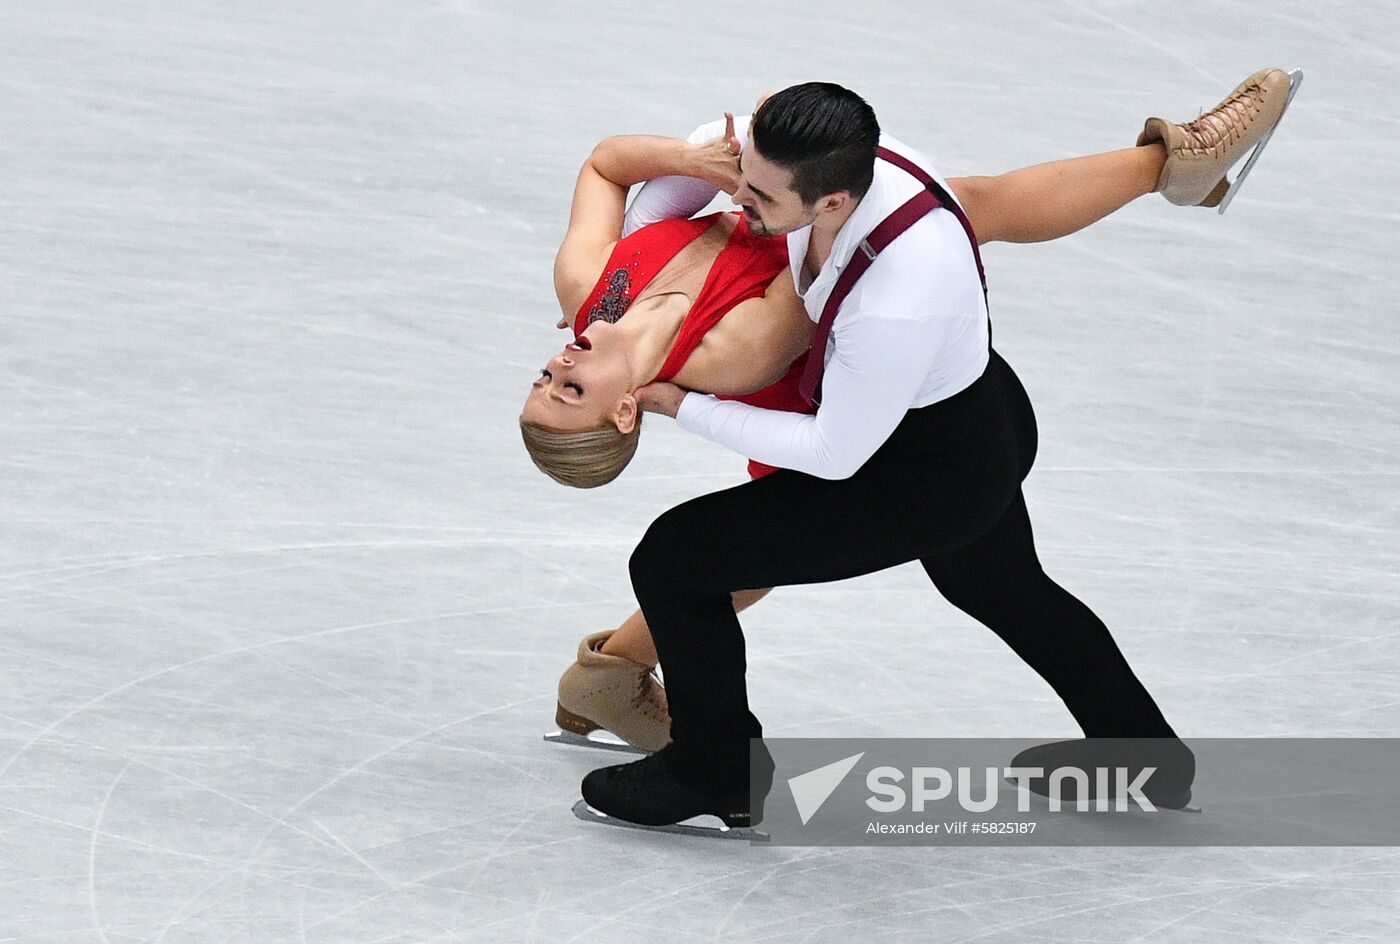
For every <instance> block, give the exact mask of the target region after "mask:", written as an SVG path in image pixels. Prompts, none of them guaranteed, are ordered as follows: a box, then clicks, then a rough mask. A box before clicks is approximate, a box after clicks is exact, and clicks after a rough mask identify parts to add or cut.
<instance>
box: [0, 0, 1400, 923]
mask: <svg viewBox="0 0 1400 944" xmlns="http://www.w3.org/2000/svg"><path fill="white" fill-rule="evenodd" d="M929 8H930V9H933V8H934V6H933V5H929ZM936 8H937V10H938V15H937V16H936V17H935V16H933V15H932V14H919V13H916V12H914V7H913V5H910V4H904V3H894V2H890V0H872V2H867V3H861V4H847V3H837V2H834V0H808V2H802V3H796V2H781V3H772V4H753V3H739V2H720V3H709V4H704V5H700V6H699V7H698V8H697V7H696V6H694V5H689V4H686V5H682V4H679V3H677V4H674V5H672V4H666V3H654V4H645V5H643V4H622V3H554V2H548V3H536V4H530V5H527V6H526V7H525V8H524V9H525V10H526V11H527V12H523V13H516V12H507V5H506V4H492V3H486V2H474V0H450V2H449V0H400V2H390V0H345V2H339V3H312V2H308V0H280V2H269V0H244V2H239V3H213V2H208V0H206V2H197V0H165V2H160V0H110V2H106V3H100V4H98V3H82V2H72V0H70V2H46V3H29V2H25V0H0V446H2V447H3V448H2V449H0V941H24V942H41V941H42V942H109V944H132V942H150V944H158V942H161V944H179V942H199V944H219V942H248V944H273V942H282V941H289V942H324V944H370V942H426V941H509V942H524V941H540V942H549V944H562V942H568V941H589V942H602V941H608V942H611V941H619V942H620V941H629V942H630V941H708V940H725V941H765V942H774V944H778V942H784V944H786V942H792V944H796V942H809V944H810V942H864V941H909V942H914V941H918V942H924V941H938V942H941V944H954V942H969V941H978V942H1013V941H1016V942H1019V941H1026V940H1037V941H1064V942H1084V941H1090V942H1099V941H1114V942H1143V944H1147V942H1151V944H1159V942H1199V941H1268V942H1272V944H1278V942H1295V941H1299V942H1301V941H1309V942H1312V941H1320V940H1337V941H1382V940H1386V941H1389V940H1395V939H1396V938H1397V937H1400V895H1397V888H1400V857H1397V853H1396V851H1395V850H1394V849H1384V848H1382V849H1376V848H1372V849H1301V848H1299V849H1124V848H1119V849H1044V848H1041V849H1029V850H1010V849H1001V850H990V849H978V848H958V849H904V850H890V849H819V848H817V849H751V848H749V847H748V846H746V845H744V844H739V843H721V842H713V841H711V842H706V841H705V840H694V839H677V838H675V837H664V836H651V835H640V834H636V833H633V832H628V831H623V830H611V829H607V828H603V827H597V826H590V825H587V824H584V823H582V822H579V821H578V820H576V819H574V817H573V816H572V815H570V812H569V807H570V805H571V804H572V803H573V801H574V800H575V799H576V798H577V796H578V781H579V778H580V777H581V776H582V775H583V774H584V773H585V772H586V771H588V770H589V769H590V768H591V767H592V766H595V765H598V764H601V763H611V762H614V761H615V760H617V759H618V757H617V755H612V754H603V753H599V752H590V751H576V750H569V749H565V748H560V747H553V746H550V745H546V744H545V743H543V742H542V741H541V740H540V735H541V733H542V732H543V731H545V730H547V729H548V728H549V726H550V722H551V719H552V715H553V705H554V699H553V691H554V685H555V682H556V679H557V677H558V675H559V673H560V671H561V670H562V669H563V668H564V667H565V665H566V664H567V663H568V662H569V661H570V660H571V659H572V655H573V651H574V648H575V647H576V645H577V640H578V638H579V637H580V636H581V635H582V634H583V633H585V632H587V631H591V630H595V629H601V628H607V627H609V626H611V625H615V623H616V622H617V621H618V620H620V619H621V617H622V616H623V615H624V614H625V613H626V612H627V611H628V610H629V609H630V608H631V606H632V603H631V593H630V587H629V584H628V580H627V574H626V561H627V557H628V555H629V553H630V551H631V549H632V547H633V545H634V544H635V543H636V541H637V540H638V538H639V537H640V536H641V534H642V532H643V530H644V529H645V527H646V525H647V524H648V523H649V522H650V521H651V520H652V518H654V517H655V516H656V515H657V514H659V513H660V512H661V511H663V510H664V509H666V508H667V507H669V506H671V505H673V504H675V503H677V502H678V501H681V500H683V499H685V498H687V497H690V496H693V495H697V494H700V493H702V492H706V491H711V490H714V489H717V488H721V487H726V486H728V485H731V484H734V483H736V482H738V481H740V480H741V477H742V473H743V463H742V461H741V460H740V459H738V458H737V457H734V456H731V455H728V454H726V453H724V452H723V451H721V450H720V449H718V448H717V447H713V446H710V445H708V444H706V443H704V442H701V441H698V440H695V439H693V438H690V437H687V436H686V435H684V434H682V433H680V432H679V431H677V430H676V429H674V428H673V427H671V426H669V425H668V424H667V423H666V422H664V421H653V422H650V423H649V424H648V427H647V432H646V436H645V439H646V443H645V444H644V445H643V447H642V450H641V454H640V455H639V457H638V459H637V461H636V462H635V463H634V465H633V467H632V468H631V469H630V470H629V471H628V472H627V473H626V474H625V475H624V476H623V478H622V479H620V480H619V481H618V482H617V483H615V484H614V485H612V486H611V487H608V488H605V489H602V490H599V491H596V492H571V491H568V490H566V489H564V488H562V487H559V486H555V485H553V484H552V483H550V482H549V481H547V480H546V479H545V478H543V477H542V476H541V475H539V474H538V473H537V472H536V471H535V470H534V469H533V467H532V466H531V465H530V463H529V461H528V459H527V458H526V456H525V454H524V451H523V449H522V448H521V446H520V444H519V440H518V433H517V431H516V429H515V417H516V415H517V412H518V408H519V405H520V403H521V401H522V400H523V398H524V394H525V391H526V388H527V386H528V384H529V381H530V379H531V376H530V375H531V371H532V370H533V369H534V368H536V367H538V366H539V365H541V364H542V362H543V360H544V359H545V357H546V356H547V354H548V353H549V352H550V351H551V350H553V349H554V345H556V344H557V342H558V336H559V333H558V332H556V331H555V330H554V328H553V324H554V322H555V320H556V319H557V317H558V312H557V309H556V307H555V305H554V301H553V296H552V291H551V284H550V263H551V259H552V256H553V252H554V249H555V246H556V244H557V242H558V239H559V237H560V235H561V233H562V231H563V225H564V221H565V216H566V211H567V205H568V197H569V193H570V190H571V187H572V184H573V178H574V174H575V172H576V170H577V167H578V165H579V163H580V162H581V161H582V159H583V157H584V156H585V155H586V154H587V153H588V150H589V149H590V148H591V146H592V145H593V144H594V142H595V141H596V140H597V139H599V138H600V137H603V136H605V135H607V134H610V133H617V132H623V131H636V132H655V133H669V134H678V133H684V132H686V131H688V130H689V129H690V128H691V127H693V126H694V125H695V124H698V123H699V122H700V121H702V120H707V119H709V118H712V117H715V116H717V115H718V114H719V113H720V112H721V111H723V110H725V109H733V110H744V109H745V108H746V107H747V106H748V105H749V104H750V103H751V102H752V101H753V99H754V97H755V95H756V94H757V93H759V92H761V91H763V90H765V89H771V88H780V87H782V86H784V85H786V84H790V83H792V82H795V81H803V80H807V79H811V78H826V79H831V80H835V81H839V82H843V83H845V84H847V85H850V86H852V87H854V88H856V89H858V90H859V91H861V92H862V93H863V94H865V95H866V96H867V97H868V98H869V99H870V100H871V101H872V103H873V104H874V105H875V106H876V108H877V110H878V111H879V114H880V116H881V119H882V121H883V123H884V124H885V126H886V127H888V128H889V129H890V130H891V131H893V132H895V133H896V134H897V135H898V136H899V137H901V138H902V139H904V140H906V141H908V142H909V143H911V144H913V145H915V146H917V147H919V148H921V149H922V150H924V151H926V152H927V153H928V154H930V155H932V156H933V157H934V159H935V160H936V161H937V162H938V166H939V169H940V170H942V171H943V172H945V173H948V174H950V175H956V174H966V173H993V172H999V171H1003V170H1007V169H1010V168H1013V167H1016V166H1020V165H1023V164H1027V163H1032V162H1036V161H1041V160H1048V159H1052V158H1059V157H1065V156H1069V155H1072V154H1077V153H1085V152H1090V151H1096V150H1104V149H1109V148H1114V147H1120V146H1127V145H1130V144H1131V143H1132V141H1133V138H1134V136H1135V134H1136V132H1137V129H1138V128H1139V127H1140V125H1141V122H1142V121H1143V119H1144V118H1145V117H1147V116H1148V115H1150V114H1161V115H1165V116H1167V117H1178V118H1181V117H1190V116H1194V115H1195V114H1196V112H1197V110H1198V109H1200V108H1202V107H1209V106H1210V105H1211V104H1213V103H1214V102H1215V101H1216V100H1217V99H1219V98H1220V97H1221V96H1222V95H1223V94H1224V93H1225V92H1226V91H1228V90H1229V89H1230V88H1232V87H1233V86H1234V84H1235V83H1236V82H1237V81H1238V80H1239V79H1240V78H1242V77H1243V76H1244V75H1246V74H1248V73H1249V72H1251V71H1253V70H1254V69H1255V68H1258V67H1261V66H1264V65H1280V66H1283V67H1303V68H1305V69H1306V70H1307V77H1308V79H1307V85H1306V87H1305V88H1304V89H1303V91H1302V93H1301V95H1300V96H1299V98H1298V100H1297V101H1296V102H1295V103H1294V108H1293V110H1292V111H1291V112H1290V113H1289V115H1288V116H1287V118H1286V119H1285V120H1284V123H1283V125H1282V126H1281V129H1280V131H1279V133H1278V134H1277V136H1276V137H1275V138H1274V141H1273V143H1272V145H1271V146H1270V149H1269V152H1268V154H1267V155H1266V156H1265V157H1264V159H1263V160H1262V161H1261V162H1260V164H1259V166H1258V167H1257V168H1256V170H1255V172H1254V174H1253V176H1252V178H1251V179H1250V182H1249V184H1248V185H1247V186H1246V187H1245V188H1244V190H1243V191H1242V193H1241V195H1240V197H1239V199H1238V200H1236V201H1235V203H1234V205H1233V206H1232V207H1231V209H1230V212H1229V213H1228V214H1227V215H1225V216H1224V217H1218V216H1216V215H1214V214H1213V213H1212V212H1210V211H1204V210H1188V209H1180V208H1176V207H1172V206H1170V205H1168V204H1167V203H1166V202H1165V201H1163V200H1161V199H1160V198H1157V197H1152V198H1148V199H1144V200H1141V201H1138V202H1137V203H1135V204H1134V205H1132V206H1130V207H1129V208H1127V209H1126V210H1124V211H1123V212H1122V213H1120V214H1118V215H1117V216H1116V217H1114V218H1112V219H1110V220H1108V221H1106V222H1104V223H1103V224H1101V225H1099V226H1097V227H1095V228H1093V229H1092V230H1090V231H1087V232H1084V233H1082V234H1080V235H1077V236H1075V237H1072V238H1070V239H1066V240H1064V241H1062V242H1059V243H1056V244H1053V245H1046V246H1032V247H1016V248H1005V247H993V248H991V249H989V250H988V251H987V253H986V257H987V263H988V268H989V270H990V272H989V277H990V281H991V287H992V311H993V318H994V322H995V324H996V337H997V344H998V348H999V349H1000V350H1001V351H1002V352H1003V353H1004V354H1005V355H1006V356H1007V358H1008V359H1009V360H1010V361H1011V362H1012V363H1013V364H1014V365H1015V366H1016V368H1017V370H1018V371H1019V373H1020V374H1021V376H1022V378H1023V379H1024V381H1025V383H1026V385H1027V387H1028V388H1029V390H1030V392H1031V395H1032V398H1033V399H1034V401H1035V404H1036V407H1037V411H1038V416H1039V420H1040V428H1041V446H1040V455H1039V459H1038V462H1037V465H1036V469H1035V471H1034V472H1033V473H1032V476H1031V478H1030V480H1029V482H1028V486H1027V491H1028V495H1029V500H1030V503H1031V512H1032V517H1033V519H1034V521H1035V523H1036V526H1037V535H1038V541H1039V547H1040V551H1041V556H1042V559H1043V560H1044V562H1045V564H1046V567H1047V569H1048V570H1049V571H1050V572H1051V573H1052V574H1053V575H1055V576H1056V577H1057V578H1058V579H1059V580H1060V581H1061V582H1062V583H1063V584H1065V585H1066V586H1067V587H1068V588H1070V589H1071V590H1072V591H1073V592H1075V593H1076V594H1077V595H1079V596H1080V597H1082V598H1083V599H1085V600H1086V601H1087V602H1089V603H1090V604H1091V605H1092V606H1093V607H1094V608H1095V609H1096V610H1097V612H1098V613H1099V614H1100V615H1101V616H1103V617H1104V619H1105V621H1106V622H1107V623H1108V624H1109V625H1110V626H1111V627H1112V628H1113V629H1114V631H1115V633H1116V635H1117V638H1118V640H1119V641H1120V643H1121V645H1122V647H1123V648H1124V650H1125V651H1126V652H1127V654H1128V656H1129V658H1130V660H1131V661H1132V662H1133V663H1134V665H1135V666H1136V668H1137V669H1138V671H1139V674H1140V675H1141V676H1142V677H1143V678H1144V679H1145V681H1146V682H1147V683H1148V685H1149V687H1150V688H1151V689H1152V690H1153V692H1154V693H1156V695H1157V696H1158V698H1159V700H1160V702H1161V703H1162V705H1163V707H1164V709H1165V711H1166V712H1167V714H1168V716H1169V717H1170V718H1171V720H1172V721H1173V722H1174V723H1175V724H1176V726H1177V727H1178V729H1179V730H1181V731H1182V732H1183V733H1184V734H1186V735H1188V736H1197V737H1203V736H1284V735H1292V734H1299V735H1302V734H1306V735H1315V736H1396V735H1400V593H1397V591H1398V590H1400V579H1398V578H1397V574H1398V573H1400V547H1398V546H1397V534H1400V500H1397V494H1400V490H1398V489H1397V485H1400V477H1397V467H1398V466H1400V463H1398V462H1397V460H1398V459H1400V442H1397V435H1396V430H1397V421H1396V416H1397V410H1400V384H1398V383H1397V380H1396V373H1395V371H1396V366H1397V355H1398V354H1400V320H1397V312H1396V305H1395V297H1396V294H1397V287H1400V279H1398V278H1397V274H1396V273H1397V264H1396V261H1395V253H1396V250H1397V248H1400V238H1397V237H1400V171H1398V170H1397V164H1396V162H1395V141H1396V139H1397V135H1398V134H1400V118H1397V114H1396V111H1395V109H1394V101H1393V99H1394V93H1395V87H1394V86H1395V83H1394V78H1393V77H1394V74H1395V73H1394V71H1393V70H1394V69H1395V68H1396V66H1397V64H1398V63H1400V44H1397V42H1396V40H1395V37H1396V36H1397V35H1400V13H1398V12H1397V10H1396V9H1395V8H1394V6H1393V5H1391V4H1386V3H1379V2H1371V0H1368V2H1355V3H1348V4H1320V3H1315V2H1313V3H1305V2H1301V0H1279V2H1275V3H1270V4H1219V3H1211V2H1206V0H1181V2H1176V3H1161V2H1148V0H1118V2H1097V3H1092V2H1087V0H1086V2H1068V3H1060V4H1026V3H1011V2H1004V0H995V2H980V3H972V2H956V3H948V4H938V5H937V7H936ZM745 624H746V629H747V631H748V637H749V645H750V676H749V677H750V688H751V692H752V698H753V702H754V704H755V706H756V710H757V711H758V712H759V714H760V715H761V717H762V718H763V719H764V721H765V722H766V725H767V730H768V732H769V733H770V734H772V735H776V736H798V735H802V736H820V735H827V734H832V735H835V734H840V735H850V736H862V735H873V736H893V735H901V736H905V735H908V736H924V735H927V736H964V735H966V736H972V735H978V736H982V735H985V736H1023V735H1045V736H1047V737H1054V736H1073V735H1074V734H1075V733H1076V729H1075V727H1074V725H1073V723H1072V721H1071V720H1070V718H1069V717H1068V715H1067V714H1066V713H1065V711H1064V710H1063V709H1062V708H1061V707H1060V705H1059V703H1058V701H1057V700H1056V699H1055V698H1054V696H1053V694H1052V693H1051V692H1050V691H1049V690H1048V689H1047V688H1046V687H1045V686H1044V685H1043V684H1042V683H1041V682H1040V681H1039V680H1038V679H1037V678H1036V677H1035V676H1034V675H1033V674H1032V673H1031V672H1030V671H1029V670H1028V669H1026V668H1025V667H1024V666H1022V665H1021V664H1020V663H1019V662H1018V661H1017V660H1016V659H1015V658H1014V657H1012V656H1011V655H1010V654H1009V653H1008V652H1007V651H1005V650H1004V648H1003V647H1002V646H1001V644H1000V643H999V642H997V641H996V640H995V638H994V637H992V636H991V634H990V633H988V632H987V631H985V630H984V629H982V628H981V627H979V626H977V625H975V624H973V623H971V622H970V621H969V620H968V619H967V618H965V617H963V616H962V615H961V614H959V613H958V612H956V611H954V610H953V609H952V608H951V607H949V606H948V605H946V604H945V603H943V602H942V601H941V600H940V599H938V598H937V596H936V594H935V593H934V592H933V591H932V589H931V588H930V587H929V586H928V585H927V583H926V580H925V578H924V577H923V574H922V572H921V571H920V570H919V569H918V568H917V567H913V568H910V567H904V568H898V569H896V570H894V571H891V572H888V573H884V574H878V575H875V576H872V577H869V578H865V579H861V580H857V581H851V582H847V583H841V584H834V585H830V586H824V587H818V588H811V589H801V590H780V591H779V592H777V593H775V594H774V595H773V597H772V598H770V599H769V600H768V601H766V602H765V603H763V604H762V605H760V606H759V607H757V608H756V609H755V610H753V611H752V613H751V615H749V616H746V619H745ZM1202 803H1203V804H1205V805H1208V800H1207V799H1206V798H1202Z"/></svg>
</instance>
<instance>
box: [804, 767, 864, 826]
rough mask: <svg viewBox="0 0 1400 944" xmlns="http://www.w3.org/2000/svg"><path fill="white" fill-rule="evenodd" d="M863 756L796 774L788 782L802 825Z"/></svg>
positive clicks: (805, 823)
mask: <svg viewBox="0 0 1400 944" xmlns="http://www.w3.org/2000/svg"><path fill="white" fill-rule="evenodd" d="M864 756H865V751H861V752H860V753H859V754H852V755H851V756H850V757H847V758H846V759H845V760H838V761H836V763H834V764H827V765H826V766H825V767H818V768H817V769H816V770H809V771H808V772H807V773H805V774H798V775H797V776H796V777H793V778H791V779H789V780H788V789H789V790H791V791H792V799H793V802H794V803H796V804H797V815H798V816H800V817H802V825H803V826H806V825H807V822H808V821H809V820H810V819H811V818H812V817H813V816H816V815H817V811H818V810H820V809H821V808H822V804H824V803H826V801H827V800H829V799H830V798H831V795H832V794H833V793H835V792H836V788H837V787H839V786H841V781H843V780H845V779H846V775H847V774H849V773H850V772H851V768H852V767H854V766H855V765H856V764H858V763H860V759H861V758H862V757H864Z"/></svg>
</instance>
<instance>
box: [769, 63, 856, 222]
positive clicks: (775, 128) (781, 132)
mask: <svg viewBox="0 0 1400 944" xmlns="http://www.w3.org/2000/svg"><path fill="white" fill-rule="evenodd" d="M750 134H751V135H752V137H753V144H754V147H756V148H758V152H759V153H760V154H762V155H763V156H764V157H765V158H766V159H768V160H770V161H772V162H773V163H775V164H778V165H781V166H782V167H785V168H787V169H788V170H789V171H791V172H792V189H793V190H795V191H797V195H798V196H799V197H801V199H802V203H803V205H805V206H811V205H812V204H813V203H816V202H817V201H818V200H819V199H821V198H822V197H824V196H826V195H827V194H829V193H836V192H838V191H841V190H849V191H850V193H851V196H853V197H855V198H856V199H860V198H861V197H863V196H865V193H866V191H867V190H869V189H870V182H871V181H872V180H873V179H874V178H875V149H876V148H877V147H879V146H880V124H879V122H877V121H876V120H875V110H874V109H873V108H871V107H870V106H869V105H868V104H867V103H866V101H865V99H863V98H861V97H860V96H859V95H857V94H856V93H855V92H852V91H851V90H850V89H848V88H842V87H841V86H839V85H834V84H832V83H831V82H807V83H805V84H803V85H794V86H792V87H791V88H785V89H783V90H782V91H781V92H776V93H774V94H773V95H772V96H770V97H769V99H768V100H767V101H766V102H764V103H763V105H762V106H760V107H759V109H758V112H757V114H755V115H754V117H753V127H752V128H751V129H750Z"/></svg>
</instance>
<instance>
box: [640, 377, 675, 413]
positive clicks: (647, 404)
mask: <svg viewBox="0 0 1400 944" xmlns="http://www.w3.org/2000/svg"><path fill="white" fill-rule="evenodd" d="M685 393H686V392H685V391H684V390H682V389H681V388H680V387H677V386H676V385H675V384H671V383H649V384H647V385H646V386H645V387H639V388H637V393H636V397H637V402H638V403H639V404H641V407H642V409H643V410H644V411H646V412H647V413H664V414H666V415H667V416H671V417H674V416H675V415H676V414H677V413H679V412H680V409H681V401H682V400H684V399H685Z"/></svg>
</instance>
